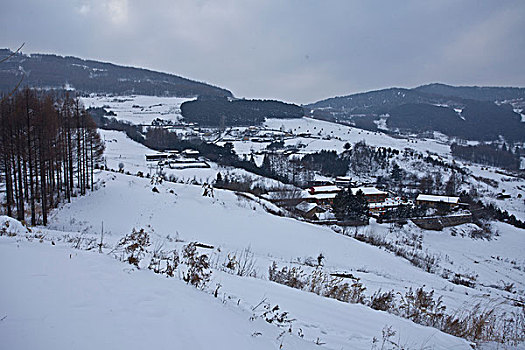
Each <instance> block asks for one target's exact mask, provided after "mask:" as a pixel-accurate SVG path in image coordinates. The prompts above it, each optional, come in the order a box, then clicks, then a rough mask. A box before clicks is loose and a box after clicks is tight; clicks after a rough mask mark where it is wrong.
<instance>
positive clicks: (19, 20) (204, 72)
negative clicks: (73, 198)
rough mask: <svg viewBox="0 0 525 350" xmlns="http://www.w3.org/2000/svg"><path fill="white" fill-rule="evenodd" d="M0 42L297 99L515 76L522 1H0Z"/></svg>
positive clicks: (524, 76) (522, 33)
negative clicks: (0, 3) (431, 83)
mask: <svg viewBox="0 0 525 350" xmlns="http://www.w3.org/2000/svg"><path fill="white" fill-rule="evenodd" d="M0 10H1V11H0V47H9V48H11V49H14V48H16V47H18V45H19V44H20V43H21V42H25V43H26V45H25V47H24V53H34V52H42V53H56V54H60V55H71V56H78V57H81V58H89V59H95V60H101V61H108V62H113V63H117V64H123V65H132V66H138V67H145V68H149V69H153V70H159V71H163V72H169V73H173V74H177V75H181V76H184V77H187V78H190V79H195V80H199V81H205V82H209V83H211V84H214V85H218V86H221V87H224V88H227V89H229V90H231V91H232V92H233V93H234V95H235V96H238V97H248V98H254V97H256V98H275V99H280V100H285V101H290V102H296V103H308V102H314V101H317V100H320V99H323V98H327V97H331V96H336V95H347V94H350V93H355V92H362V91H367V90H372V89H381V88H385V87H392V86H399V87H414V86H417V85H420V84H426V83H430V82H443V83H449V84H462V85H505V86H522V87H523V86H525V64H524V62H525V1H522V0H515V1H505V0H494V1H490V0H487V1H473V0H472V1H470V0H464V1H463V0H434V1H425V0H413V1H411V0H403V1H393V0H384V1H373V0H372V1H371V0H362V1H351V0H341V1H331V0H318V1H310V0H288V1H287V0H150V1H145V0H106V1H104V0H93V1H88V0H48V1H38V0H34V1H25V0H7V1H6V0H3V1H2V6H1V7H0Z"/></svg>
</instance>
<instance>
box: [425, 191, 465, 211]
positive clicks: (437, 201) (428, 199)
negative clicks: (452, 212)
mask: <svg viewBox="0 0 525 350" xmlns="http://www.w3.org/2000/svg"><path fill="white" fill-rule="evenodd" d="M416 204H417V205H426V206H428V207H430V208H436V207H437V206H438V205H446V206H448V208H449V209H452V208H455V207H457V206H459V197H450V196H436V195H431V194H419V195H418V196H417V198H416Z"/></svg>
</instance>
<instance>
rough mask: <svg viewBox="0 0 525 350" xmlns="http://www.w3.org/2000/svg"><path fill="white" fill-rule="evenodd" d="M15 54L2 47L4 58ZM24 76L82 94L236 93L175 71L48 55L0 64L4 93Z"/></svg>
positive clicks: (41, 85)
mask: <svg viewBox="0 0 525 350" xmlns="http://www.w3.org/2000/svg"><path fill="white" fill-rule="evenodd" d="M11 53H12V52H11V51H10V50H7V49H0V60H1V59H2V58H3V57H6V56H8V55H10V54H11ZM22 75H24V79H23V82H22V86H29V87H34V88H41V89H62V88H64V87H66V88H73V89H75V90H76V91H79V92H81V93H109V94H117V95H127V94H137V95H155V96H176V97H195V96H221V97H231V96H232V93H231V92H230V91H228V90H226V89H222V88H219V87H215V86H211V85H208V84H205V83H201V82H196V81H192V80H189V79H186V78H182V77H179V76H176V75H173V74H167V73H159V72H154V71H151V70H147V69H141V68H133V67H124V66H119V65H115V64H111V63H104V62H98V61H91V60H83V59H80V58H76V57H62V56H57V55H46V54H31V55H23V54H17V55H15V56H13V57H11V58H10V59H9V60H7V61H6V62H3V63H2V64H0V92H6V91H10V90H11V89H12V88H13V87H14V86H16V85H17V83H18V82H19V81H20V79H21V77H22Z"/></svg>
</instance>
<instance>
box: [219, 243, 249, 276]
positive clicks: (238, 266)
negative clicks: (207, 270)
mask: <svg viewBox="0 0 525 350" xmlns="http://www.w3.org/2000/svg"><path fill="white" fill-rule="evenodd" d="M255 265H256V260H255V258H254V254H253V252H252V251H251V249H250V247H248V248H246V249H243V250H242V251H241V252H240V253H238V252H235V253H228V257H227V259H226V261H225V262H224V264H223V267H224V269H223V270H224V271H226V272H228V273H233V274H236V275H237V276H250V277H257V271H256V269H255Z"/></svg>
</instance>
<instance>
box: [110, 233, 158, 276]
mask: <svg viewBox="0 0 525 350" xmlns="http://www.w3.org/2000/svg"><path fill="white" fill-rule="evenodd" d="M149 246H150V240H149V234H148V233H147V232H146V231H144V229H143V228H141V229H140V230H139V231H137V230H136V229H133V230H132V231H131V233H130V234H128V235H126V236H125V237H123V238H122V239H121V240H120V241H119V242H118V243H117V245H116V247H115V248H114V249H113V251H112V252H117V254H119V253H120V259H121V260H122V261H127V262H128V263H129V264H131V265H135V266H136V267H137V268H138V267H139V263H140V261H141V260H142V259H143V258H144V257H145V256H146V253H148V247H149Z"/></svg>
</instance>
